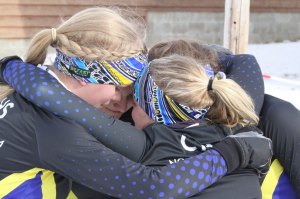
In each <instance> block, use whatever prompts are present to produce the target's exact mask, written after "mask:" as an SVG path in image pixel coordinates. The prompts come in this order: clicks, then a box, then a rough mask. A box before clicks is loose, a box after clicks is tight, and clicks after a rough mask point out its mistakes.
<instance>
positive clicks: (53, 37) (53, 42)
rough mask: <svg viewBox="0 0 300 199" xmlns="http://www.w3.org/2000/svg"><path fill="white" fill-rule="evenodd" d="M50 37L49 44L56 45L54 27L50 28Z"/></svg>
mask: <svg viewBox="0 0 300 199" xmlns="http://www.w3.org/2000/svg"><path fill="white" fill-rule="evenodd" d="M51 38H52V43H51V46H55V45H56V42H57V41H56V29H55V28H51Z"/></svg>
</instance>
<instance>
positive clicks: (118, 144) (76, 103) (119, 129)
mask: <svg viewBox="0 0 300 199" xmlns="http://www.w3.org/2000/svg"><path fill="white" fill-rule="evenodd" d="M3 78H4V80H5V81H6V83H8V84H9V85H10V86H12V87H13V88H14V89H15V90H16V91H17V92H18V93H20V94H21V95H22V96H23V97H25V98H27V99H28V100H30V101H32V102H33V103H35V104H36V105H37V106H39V107H41V108H44V109H46V110H50V111H51V112H53V113H54V114H56V115H59V116H63V117H66V118H69V119H73V120H75V121H76V122H77V123H79V124H81V125H82V126H85V127H87V129H88V131H89V133H91V134H92V135H93V136H94V137H95V138H96V139H97V140H99V141H100V142H101V143H103V144H104V145H105V146H107V147H108V148H111V149H112V150H114V151H116V152H119V153H122V154H123V155H124V156H126V157H128V158H130V159H132V160H134V161H138V160H139V159H140V158H141V157H142V155H143V153H144V150H145V145H146V137H145V134H144V133H143V132H142V131H140V130H138V129H136V128H135V127H133V126H132V125H130V124H128V123H125V122H122V121H120V120H116V119H114V118H113V117H109V116H107V115H106V114H105V113H102V112H100V111H99V110H97V109H96V108H94V107H93V106H91V105H90V104H88V103H87V102H85V101H84V100H81V99H80V98H79V97H77V96H76V95H74V94H73V93H71V92H69V91H68V90H66V89H65V88H64V87H63V86H62V85H61V84H60V83H59V82H58V81H57V80H56V79H55V78H54V77H53V76H51V75H50V74H49V73H48V72H46V71H44V70H42V69H40V68H38V67H36V66H34V65H32V64H28V63H24V62H23V61H21V60H11V61H9V62H8V63H7V64H6V66H5V69H4V71H3ZM128 143H135V144H134V145H129V144H128Z"/></svg>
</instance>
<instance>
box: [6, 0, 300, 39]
mask: <svg viewBox="0 0 300 199" xmlns="http://www.w3.org/2000/svg"><path fill="white" fill-rule="evenodd" d="M224 4H225V0H9V1H8V0H0V39H26V38H30V37H32V35H33V34H34V33H36V32H38V31H39V30H41V29H42V28H51V27H55V26H57V25H58V24H59V23H60V22H61V19H64V18H68V17H70V16H71V15H72V14H74V13H76V12H78V11H80V10H82V9H84V8H87V7H92V6H97V5H117V6H122V7H129V8H130V9H132V10H134V11H135V12H137V13H139V14H140V15H141V16H143V17H145V18H146V16H147V12H149V11H151V12H153V11H154V12H155V11H157V12H166V11H191V12H224ZM251 12H300V0H251Z"/></svg>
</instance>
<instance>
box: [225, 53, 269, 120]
mask: <svg viewBox="0 0 300 199" xmlns="http://www.w3.org/2000/svg"><path fill="white" fill-rule="evenodd" d="M220 60H221V65H222V68H221V70H222V71H223V72H225V73H226V75H227V77H228V78H230V79H232V80H234V81H235V82H237V83H238V84H239V85H240V86H241V87H242V88H243V89H244V90H245V91H246V92H247V93H248V94H249V95H250V97H251V98H252V99H253V101H254V104H255V112H256V113H257V114H259V113H260V111H261V108H262V104H263V100H264V92H265V90H264V81H263V76H262V72H261V70H260V66H259V64H258V62H257V60H256V59H255V57H254V56H253V55H247V54H241V55H225V56H221V57H220Z"/></svg>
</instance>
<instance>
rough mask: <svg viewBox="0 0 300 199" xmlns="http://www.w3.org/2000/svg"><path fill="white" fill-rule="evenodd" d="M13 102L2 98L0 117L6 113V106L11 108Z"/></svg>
mask: <svg viewBox="0 0 300 199" xmlns="http://www.w3.org/2000/svg"><path fill="white" fill-rule="evenodd" d="M14 106H15V105H14V103H12V102H10V100H6V98H4V99H3V100H2V101H1V103H0V119H2V118H4V117H5V116H6V114H7V108H13V107H14Z"/></svg>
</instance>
